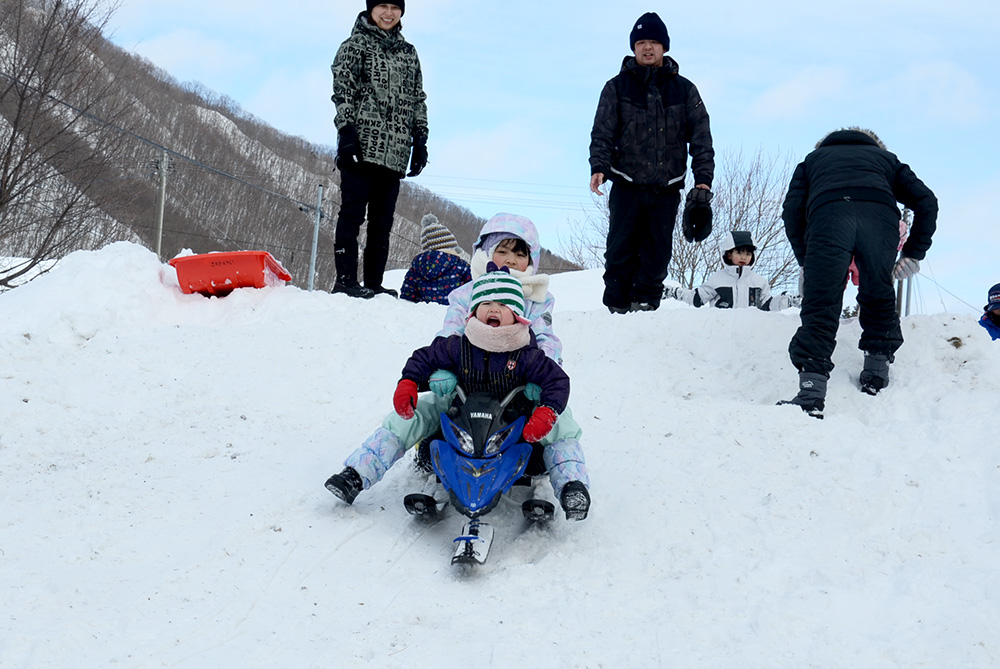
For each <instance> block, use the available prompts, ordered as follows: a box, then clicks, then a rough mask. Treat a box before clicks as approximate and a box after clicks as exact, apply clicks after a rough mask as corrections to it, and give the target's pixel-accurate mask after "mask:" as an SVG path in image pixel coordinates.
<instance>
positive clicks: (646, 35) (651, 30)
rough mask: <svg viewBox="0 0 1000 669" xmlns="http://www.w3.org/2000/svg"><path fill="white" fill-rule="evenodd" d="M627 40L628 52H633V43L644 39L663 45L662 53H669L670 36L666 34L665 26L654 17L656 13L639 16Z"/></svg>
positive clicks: (660, 20) (659, 19)
mask: <svg viewBox="0 0 1000 669" xmlns="http://www.w3.org/2000/svg"><path fill="white" fill-rule="evenodd" d="M628 38H629V43H628V48H629V51H635V43H636V42H638V41H640V40H644V39H651V40H654V41H656V42H659V43H660V44H662V45H663V50H664V51H670V35H668V34H667V26H666V25H665V24H664V23H663V20H662V19H661V18H660V17H659V16H657V15H656V12H646V13H645V14H643V15H642V16H640V17H639V20H638V21H636V22H635V26H634V27H633V28H632V34H631V35H629V36H628Z"/></svg>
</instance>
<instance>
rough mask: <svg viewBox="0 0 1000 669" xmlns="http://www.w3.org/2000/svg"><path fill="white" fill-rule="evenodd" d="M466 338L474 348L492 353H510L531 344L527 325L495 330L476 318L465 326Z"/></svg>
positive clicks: (519, 324)
mask: <svg viewBox="0 0 1000 669" xmlns="http://www.w3.org/2000/svg"><path fill="white" fill-rule="evenodd" d="M465 336H466V337H468V338H469V341H470V342H472V344H473V345H474V346H478V347H479V348H481V349H483V350H484V351H489V352H490V353H509V352H510V351H516V350H518V349H519V348H524V347H525V346H527V345H528V344H530V343H531V332H530V331H529V329H528V325H527V323H514V324H513V325H503V326H500V327H498V328H495V327H491V326H489V325H487V324H486V323H483V322H482V321H480V320H479V319H478V318H476V317H474V316H473V317H472V318H470V319H469V322H468V323H466V325H465Z"/></svg>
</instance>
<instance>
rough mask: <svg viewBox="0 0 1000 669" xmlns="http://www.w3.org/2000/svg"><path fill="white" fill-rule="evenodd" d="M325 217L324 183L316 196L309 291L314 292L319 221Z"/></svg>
mask: <svg viewBox="0 0 1000 669" xmlns="http://www.w3.org/2000/svg"><path fill="white" fill-rule="evenodd" d="M322 218H323V184H320V185H319V194H318V195H317V196H316V224H315V225H314V226H313V245H312V255H310V257H309V292H310V293H311V292H312V289H313V284H314V283H315V281H316V247H317V246H319V222H320V219H322Z"/></svg>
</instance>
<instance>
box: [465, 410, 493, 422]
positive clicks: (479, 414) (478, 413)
mask: <svg viewBox="0 0 1000 669" xmlns="http://www.w3.org/2000/svg"><path fill="white" fill-rule="evenodd" d="M469 417H470V418H479V419H481V420H493V414H491V413H486V412H485V411H473V412H471V413H469Z"/></svg>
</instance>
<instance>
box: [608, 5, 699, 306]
mask: <svg viewBox="0 0 1000 669" xmlns="http://www.w3.org/2000/svg"><path fill="white" fill-rule="evenodd" d="M629 40H630V41H629V46H630V48H631V49H632V51H633V53H634V54H635V55H634V56H627V57H626V58H625V60H624V62H623V63H622V69H621V72H620V73H619V74H618V76H616V77H615V78H614V79H611V80H610V81H609V82H608V83H607V84H605V86H604V90H603V91H601V100H600V103H599V104H598V107H597V115H596V116H595V118H594V129H593V131H592V132H591V141H590V172H591V179H590V189H591V191H593V192H594V193H597V194H598V195H603V193H602V192H601V190H600V186H601V184H603V183H604V181H605V180H606V179H611V180H612V181H613V182H614V186H613V187H612V189H611V194H610V196H609V197H610V201H609V203H608V204H609V209H610V213H611V220H610V227H609V230H608V243H607V251H606V252H605V256H604V257H605V271H604V286H605V288H604V304H605V306H607V307H608V309H609V310H611V312H612V313H625V312H627V311H630V310H631V311H635V310H652V309H656V308H657V307H659V306H660V298H661V297H662V296H663V279H664V278H666V276H667V266H668V265H669V263H670V252H671V247H672V244H673V231H674V221H675V220H676V218H677V206H678V204H679V203H680V191H681V188H682V187H683V186H684V176H685V173H686V171H687V156H688V153H689V152H690V155H691V169H692V171H693V172H694V182H695V184H696V187H695V190H694V191H693V192H694V193H695V194H696V195H697V199H698V200H699V201H700V202H701V203H703V204H704V205H705V206H707V204H708V201H709V200H710V199H711V186H712V177H713V174H714V172H715V151H714V150H713V149H712V133H711V130H710V128H709V119H708V112H707V111H706V110H705V105H704V103H703V102H702V100H701V95H699V93H698V89H697V88H695V86H694V84H692V83H691V82H690V81H688V80H687V79H685V78H684V77H682V76H680V75H679V74H678V66H677V63H676V62H675V61H674V60H673V59H672V58H670V57H669V56H665V55H664V54H665V53H666V52H667V51H668V50H669V49H670V37H669V36H668V35H667V27H666V26H665V25H664V24H663V21H662V20H660V17H659V16H657V15H656V14H655V13H652V12H649V13H646V14H643V15H642V16H641V17H639V20H638V21H636V23H635V26H634V27H633V28H632V32H631V35H630V36H629ZM689 199H692V196H689Z"/></svg>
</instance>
